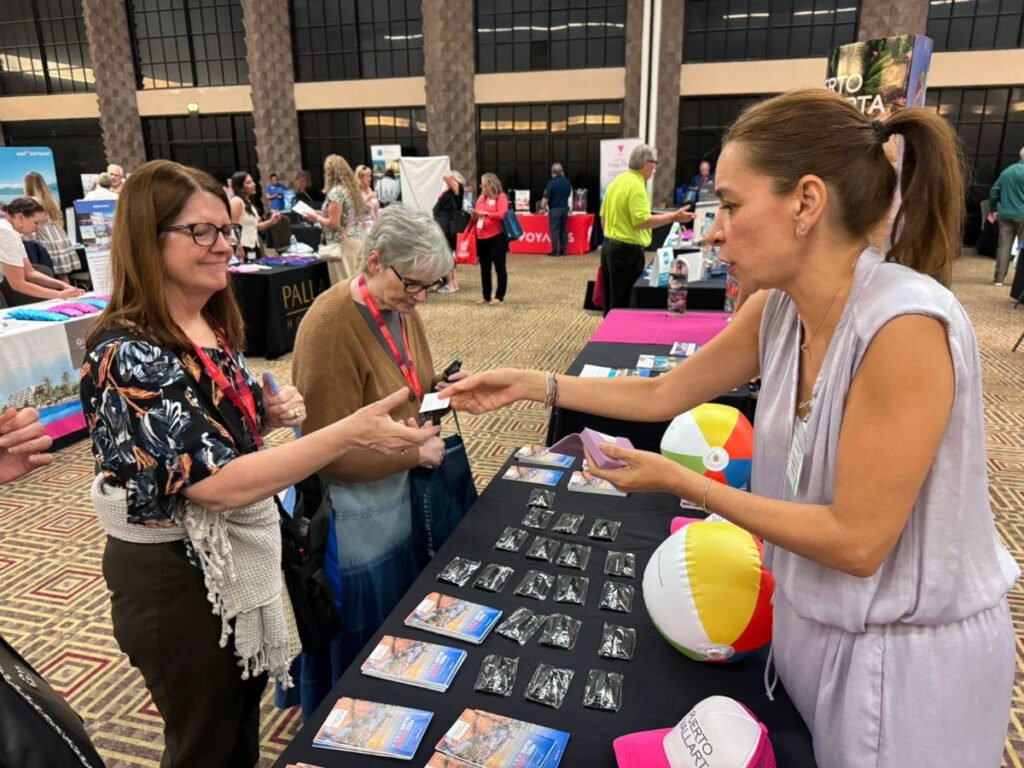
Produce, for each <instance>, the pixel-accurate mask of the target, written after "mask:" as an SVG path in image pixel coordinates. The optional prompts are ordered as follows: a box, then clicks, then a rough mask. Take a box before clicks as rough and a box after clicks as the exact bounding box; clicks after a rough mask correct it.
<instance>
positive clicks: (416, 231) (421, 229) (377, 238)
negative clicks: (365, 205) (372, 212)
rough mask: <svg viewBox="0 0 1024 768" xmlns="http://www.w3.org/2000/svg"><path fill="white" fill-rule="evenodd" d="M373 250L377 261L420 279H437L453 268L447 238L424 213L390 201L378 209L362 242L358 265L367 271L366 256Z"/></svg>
mask: <svg viewBox="0 0 1024 768" xmlns="http://www.w3.org/2000/svg"><path fill="white" fill-rule="evenodd" d="M373 251H376V252H377V253H378V255H379V256H380V263H381V265H382V266H385V267H394V268H395V269H396V270H397V271H398V272H399V273H401V274H402V275H403V276H405V275H406V273H410V272H411V273H413V274H415V275H416V277H417V278H418V279H422V280H424V281H431V280H439V279H441V278H442V277H444V276H445V275H447V274H448V273H449V272H451V271H452V268H453V267H454V261H453V259H452V251H451V248H449V247H448V238H446V237H445V235H444V232H442V231H441V228H440V227H439V226H437V223H436V222H435V221H434V219H433V218H432V217H431V216H430V215H429V214H426V213H420V212H419V211H414V210H412V209H411V208H405V207H404V206H402V205H401V204H398V203H392V204H391V205H389V206H388V207H387V208H384V209H382V210H381V212H380V216H378V217H377V221H376V222H375V223H374V225H373V228H372V229H371V230H370V232H369V234H367V235H366V239H365V240H364V241H363V255H362V257H361V258H360V261H359V267H360V269H362V270H363V272H364V273H365V272H366V271H367V263H366V262H367V259H368V258H369V255H370V253H371V252H373Z"/></svg>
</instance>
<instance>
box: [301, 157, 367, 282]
mask: <svg viewBox="0 0 1024 768" xmlns="http://www.w3.org/2000/svg"><path fill="white" fill-rule="evenodd" d="M324 194H325V195H327V197H326V199H325V200H324V205H323V208H322V209H321V210H320V213H317V212H315V211H314V212H313V213H308V214H306V220H307V221H310V222H312V223H313V224H319V225H320V227H321V235H320V250H319V251H318V252H317V255H319V256H320V258H321V259H324V260H325V261H326V262H327V269H328V270H329V271H330V273H331V285H335V284H336V283H340V282H341V281H342V280H349V279H351V278H354V277H356V276H357V275H358V274H359V260H360V258H362V255H363V236H364V235H365V234H366V230H365V229H363V226H362V224H361V223H360V222H361V221H362V218H363V214H364V212H365V210H366V203H364V202H363V195H362V193H361V192H360V191H359V187H358V186H357V185H356V176H355V174H354V173H353V172H352V166H350V165H349V164H348V162H347V161H346V160H345V158H344V157H342V156H341V155H328V156H327V157H325V158H324Z"/></svg>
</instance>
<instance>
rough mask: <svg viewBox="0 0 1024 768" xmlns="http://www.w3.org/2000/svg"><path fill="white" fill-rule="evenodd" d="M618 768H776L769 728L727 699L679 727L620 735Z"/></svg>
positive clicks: (712, 702) (709, 701) (713, 699)
mask: <svg viewBox="0 0 1024 768" xmlns="http://www.w3.org/2000/svg"><path fill="white" fill-rule="evenodd" d="M614 747H615V760H616V762H617V763H618V766H619V768H775V753H774V752H773V751H772V743H771V742H770V741H769V740H768V729H767V728H765V726H764V724H763V723H762V722H761V721H760V720H758V719H757V718H756V717H754V714H753V713H752V712H751V711H750V710H749V709H747V708H746V707H745V706H743V705H742V704H740V703H739V702H738V701H736V700H735V699H730V698H729V697H728V696H709V697H708V698H706V699H704V700H703V701H701V702H700V703H698V704H697V706H695V707H694V708H693V709H691V710H690V711H689V712H688V713H687V714H686V717H684V718H683V719H682V720H680V721H679V724H678V725H676V727H675V728H662V729H660V730H656V731H643V732H641V733H631V734H629V735H627V736H620V737H619V738H617V739H616V740H615V742H614Z"/></svg>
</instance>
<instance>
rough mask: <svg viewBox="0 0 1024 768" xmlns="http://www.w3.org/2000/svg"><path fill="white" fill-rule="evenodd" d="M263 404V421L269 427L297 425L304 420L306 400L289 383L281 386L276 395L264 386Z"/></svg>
mask: <svg viewBox="0 0 1024 768" xmlns="http://www.w3.org/2000/svg"><path fill="white" fill-rule="evenodd" d="M263 405H264V409H265V417H264V419H263V421H264V423H265V424H266V426H267V427H268V428H269V429H280V428H281V427H299V426H302V422H303V421H305V420H306V402H305V401H304V400H303V399H302V395H300V394H299V390H297V389H296V388H295V387H293V386H292V385H291V384H289V385H287V386H284V387H281V390H280V391H279V392H278V393H277V394H276V395H275V394H273V393H272V392H271V391H270V390H269V389H267V388H264V389H263Z"/></svg>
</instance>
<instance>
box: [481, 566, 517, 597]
mask: <svg viewBox="0 0 1024 768" xmlns="http://www.w3.org/2000/svg"><path fill="white" fill-rule="evenodd" d="M513 572H514V571H513V569H512V568H511V567H509V566H507V565H498V564H497V563H491V564H490V565H485V566H484V569H483V570H482V571H480V575H479V576H477V577H476V581H474V582H473V586H474V587H476V588H477V589H486V590H487V591H488V592H501V590H503V589H504V588H505V582H506V581H508V578H509V576H511V575H512V573H513Z"/></svg>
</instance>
